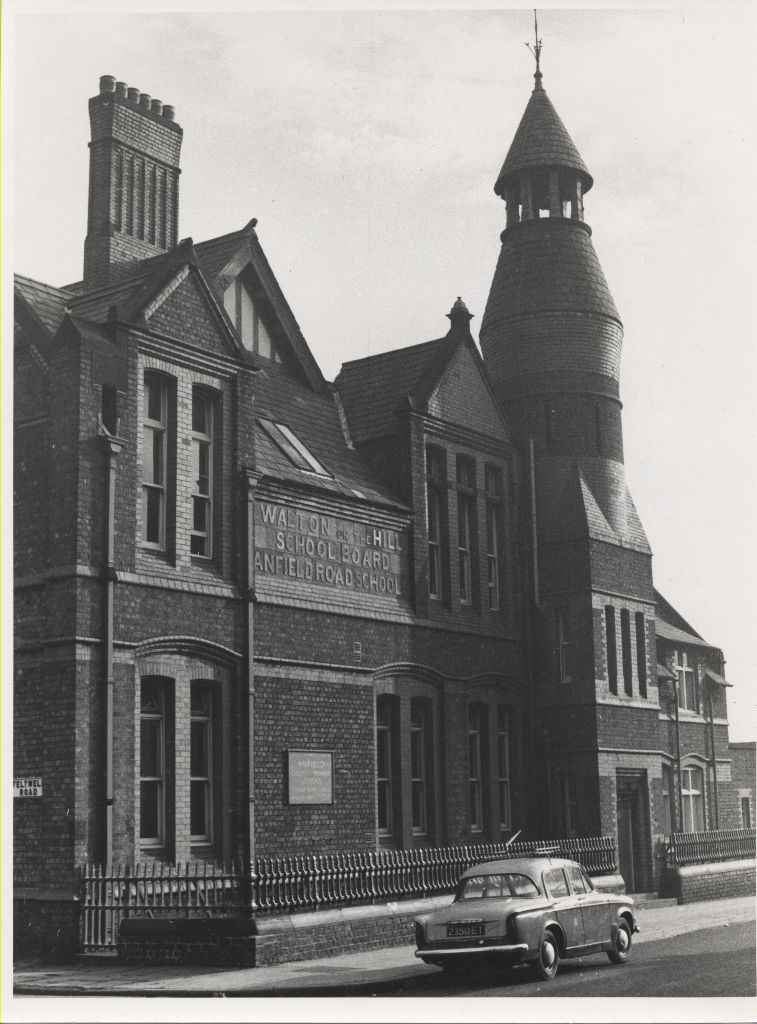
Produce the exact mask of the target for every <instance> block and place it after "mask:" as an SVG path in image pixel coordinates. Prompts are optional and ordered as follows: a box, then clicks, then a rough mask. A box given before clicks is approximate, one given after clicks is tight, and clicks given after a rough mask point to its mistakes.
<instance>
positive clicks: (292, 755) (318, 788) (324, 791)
mask: <svg viewBox="0 0 757 1024" xmlns="http://www.w3.org/2000/svg"><path fill="white" fill-rule="evenodd" d="M287 756H288V780H289V803H290V804H333V802H334V754H333V751H331V750H288V751H287Z"/></svg>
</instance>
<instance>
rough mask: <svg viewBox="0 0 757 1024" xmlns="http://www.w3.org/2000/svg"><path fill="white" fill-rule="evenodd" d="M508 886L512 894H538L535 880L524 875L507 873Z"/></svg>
mask: <svg viewBox="0 0 757 1024" xmlns="http://www.w3.org/2000/svg"><path fill="white" fill-rule="evenodd" d="M508 878H509V879H510V888H511V889H512V891H513V896H539V895H540V893H539V887H538V886H537V884H536V882H534V881H533V880H532V879H530V878H528V877H527V876H526V875H508Z"/></svg>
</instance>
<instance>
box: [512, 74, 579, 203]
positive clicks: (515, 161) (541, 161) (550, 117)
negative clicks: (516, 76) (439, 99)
mask: <svg viewBox="0 0 757 1024" xmlns="http://www.w3.org/2000/svg"><path fill="white" fill-rule="evenodd" d="M548 167H565V168H569V169H571V170H575V171H578V172H579V173H580V175H581V179H582V182H583V190H584V192H588V191H589V189H590V188H591V186H592V184H593V179H592V176H591V175H590V174H589V171H588V169H587V167H586V164H585V163H584V162H583V160H582V159H581V155H580V153H579V152H578V150H577V149H576V147H575V145H574V143H573V140H572V139H571V137H570V135H569V134H568V131H567V129H566V127H565V125H564V124H563V123H562V121H561V120H560V115H559V114H558V113H557V111H556V110H555V108H554V107H553V106H552V101H551V100H550V98H549V96H547V94H546V92H545V91H544V89H542V88H541V85H540V84H538V83H537V86H536V88H535V89H534V91H533V92H532V93H531V98H530V99H529V101H528V104H527V106H526V109H525V111H524V113H523V117H522V118H521V121H520V124H519V125H518V129H517V131H516V132H515V137H514V139H513V141H512V143H511V145H510V149H509V150H508V152H507V156H506V157H505V162H504V164H503V165H502V170H501V171H500V172H499V177H498V178H497V182H496V184H495V186H494V191H495V192H496V193H497V194H498V195H503V194H504V186H505V179H506V178H507V177H509V176H510V175H511V174H517V173H518V171H523V170H526V169H529V168H544V169H546V168H548Z"/></svg>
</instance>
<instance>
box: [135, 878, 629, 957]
mask: <svg viewBox="0 0 757 1024" xmlns="http://www.w3.org/2000/svg"><path fill="white" fill-rule="evenodd" d="M593 881H594V884H595V885H596V886H597V888H598V889H603V890H605V891H607V892H622V891H623V890H624V887H623V879H622V878H621V877H620V875H604V876H600V877H598V878H594V879H593ZM452 898H453V894H452V893H445V894H442V895H439V896H430V897H426V898H424V899H407V900H397V901H396V902H387V903H382V904H374V905H370V906H358V907H341V908H334V909H330V910H314V911H299V912H295V913H289V914H272V915H270V916H268V915H264V916H259V917H258V918H257V919H255V920H242V919H239V918H237V919H231V920H229V919H226V920H223V919H218V920H189V921H187V920H177V919H154V920H150V919H146V918H130V919H128V920H125V921H123V922H122V923H121V932H120V942H119V953H120V956H121V959H122V962H124V963H127V964H141V965H149V964H155V965H156V966H157V965H159V964H173V965H176V964H186V963H203V964H208V965H210V964H213V965H218V966H227V967H252V966H255V967H265V966H270V965H272V964H280V963H291V962H292V961H296V960H318V959H321V958H325V957H330V956H340V955H341V954H343V953H360V952H364V951H366V950H370V949H385V948H389V947H390V946H406V945H411V944H412V943H413V941H414V939H415V929H414V921H415V918H416V917H417V916H418V915H419V914H428V913H431V912H432V911H434V910H438V909H439V908H440V907H446V906H447V905H448V904H449V903H451V901H452Z"/></svg>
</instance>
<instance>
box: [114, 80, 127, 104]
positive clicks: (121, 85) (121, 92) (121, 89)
mask: <svg viewBox="0 0 757 1024" xmlns="http://www.w3.org/2000/svg"><path fill="white" fill-rule="evenodd" d="M126 93H127V86H126V82H116V96H120V97H121V99H122V100H125V99H126Z"/></svg>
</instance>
